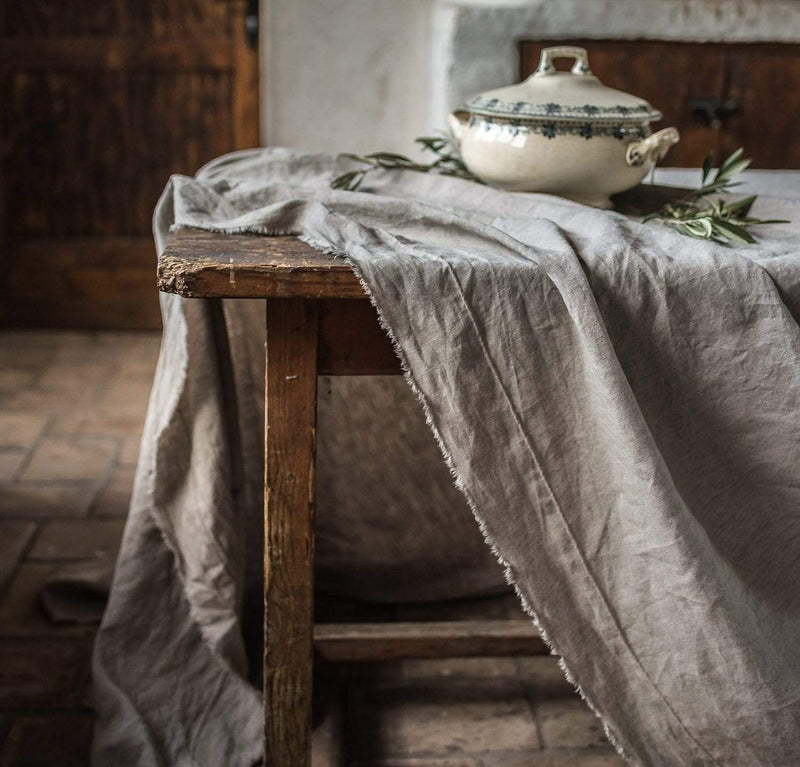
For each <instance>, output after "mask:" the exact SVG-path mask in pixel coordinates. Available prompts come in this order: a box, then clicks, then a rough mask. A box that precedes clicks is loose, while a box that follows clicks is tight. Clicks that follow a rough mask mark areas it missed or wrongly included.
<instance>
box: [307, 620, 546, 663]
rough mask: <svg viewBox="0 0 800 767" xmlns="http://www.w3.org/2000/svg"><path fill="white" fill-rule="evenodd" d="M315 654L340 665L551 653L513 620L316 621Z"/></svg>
mask: <svg viewBox="0 0 800 767" xmlns="http://www.w3.org/2000/svg"><path fill="white" fill-rule="evenodd" d="M314 651H315V654H316V656H317V657H318V658H319V659H320V660H323V661H329V662H339V663H341V662H348V663H349V662H355V661H387V660H400V659H403V658H462V657H476V656H494V657H500V656H518V655H546V654H548V653H549V650H548V649H547V646H546V645H545V643H544V642H543V641H542V638H541V636H540V635H539V632H538V631H537V630H536V628H535V627H534V626H533V624H531V623H529V622H528V621H511V620H507V621H499V620H495V621H446V622H425V623H318V624H317V625H316V626H314Z"/></svg>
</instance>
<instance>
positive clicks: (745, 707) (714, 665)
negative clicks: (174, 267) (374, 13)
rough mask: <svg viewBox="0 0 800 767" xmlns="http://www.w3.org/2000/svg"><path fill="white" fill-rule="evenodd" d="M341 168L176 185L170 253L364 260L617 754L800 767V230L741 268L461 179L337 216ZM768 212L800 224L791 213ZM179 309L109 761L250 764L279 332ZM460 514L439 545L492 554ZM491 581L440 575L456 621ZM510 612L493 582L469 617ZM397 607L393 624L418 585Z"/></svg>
mask: <svg viewBox="0 0 800 767" xmlns="http://www.w3.org/2000/svg"><path fill="white" fill-rule="evenodd" d="M345 167H346V161H340V160H336V159H334V158H331V157H328V156H324V155H312V154H303V153H296V152H292V151H288V150H279V149H274V150H253V151H250V152H244V153H237V154H234V155H230V156H227V157H224V158H221V159H219V160H217V161H215V162H213V163H211V164H210V165H208V166H206V167H205V168H204V169H202V170H201V171H200V173H198V175H197V177H196V178H187V177H181V176H176V177H173V179H172V180H171V182H170V184H169V186H168V188H167V190H166V191H165V194H164V196H163V198H162V200H161V202H160V204H159V208H158V210H157V212H156V218H155V232H156V240H157V246H158V248H159V249H161V248H163V247H164V244H165V242H166V241H167V238H168V236H169V230H170V227H175V226H197V227H203V228H206V229H211V230H219V231H226V232H259V233H263V234H265V235H266V234H279V233H296V234H299V235H300V236H301V237H302V238H303V239H305V240H306V241H308V242H310V243H311V244H313V245H315V246H316V247H319V248H322V249H324V250H326V251H328V252H331V253H334V254H337V255H341V256H343V257H346V258H347V259H348V260H349V262H350V263H351V264H352V265H353V267H354V268H355V269H356V270H357V272H358V274H359V275H360V277H361V278H362V280H363V282H364V284H365V287H366V289H367V290H368V292H369V294H370V296H371V297H372V299H373V301H374V303H375V305H376V307H377V309H378V311H379V314H380V317H381V320H382V322H383V323H384V324H385V327H386V329H387V331H388V332H389V333H390V334H391V336H392V338H393V339H394V341H395V343H396V345H397V348H398V351H399V354H400V356H401V358H402V361H403V363H404V367H405V369H406V373H407V375H406V380H407V382H408V384H410V386H411V388H412V389H413V391H414V393H415V394H416V396H417V397H418V398H419V401H420V402H421V405H422V409H423V410H424V413H425V417H426V419H427V421H428V424H429V426H430V427H431V431H432V432H433V434H434V436H435V438H436V440H437V441H438V444H439V447H440V449H441V452H442V454H443V456H444V459H445V462H446V463H447V465H448V466H449V468H450V470H451V471H452V473H453V475H454V477H455V482H456V484H457V485H458V487H459V488H460V490H461V492H462V493H463V496H464V498H466V500H467V502H468V504H469V506H470V508H471V510H472V512H473V513H474V515H475V518H476V520H477V526H479V527H480V529H481V531H482V533H483V535H484V536H485V539H486V542H487V543H488V544H489V546H491V548H492V549H493V550H494V552H495V554H496V556H497V558H498V559H499V561H500V562H501V563H502V565H503V567H504V569H505V572H506V576H507V578H508V580H509V582H510V583H512V584H513V585H514V586H515V588H516V589H517V592H518V594H519V596H520V598H521V599H522V601H523V603H524V605H525V607H526V609H527V610H528V611H529V612H530V614H531V616H532V618H533V619H535V620H536V622H537V625H539V627H540V629H541V630H542V632H543V633H544V634H545V636H546V638H547V640H548V642H550V644H551V647H552V648H553V650H554V651H555V652H557V653H558V654H559V655H561V656H562V658H563V662H564V665H565V668H566V669H568V674H569V676H570V678H571V679H573V681H574V682H575V683H576V684H577V685H579V688H580V690H581V692H582V693H583V695H584V696H585V697H586V699H587V700H588V701H589V702H590V704H591V705H592V706H593V707H594V708H595V710H596V711H597V712H598V713H599V715H600V716H601V717H602V720H603V722H604V724H605V726H606V728H607V731H608V733H609V735H610V737H611V738H612V740H613V742H614V743H615V744H616V746H617V747H618V749H620V751H621V752H622V753H624V755H625V756H626V757H627V758H628V759H630V760H631V761H632V762H634V763H641V764H646V765H678V764H680V765H684V764H686V765H690V764H691V765H705V764H715V765H787V766H788V765H796V764H800V703H799V702H798V695H800V649H799V647H800V645H798V638H800V439H798V434H799V432H798V414H799V413H800V329H798V317H800V252H799V251H800V248H799V247H798V244H799V243H800V240H799V239H798V228H797V225H796V224H795V225H792V226H776V227H773V228H765V229H764V230H763V231H762V232H761V238H762V239H761V243H760V244H759V245H757V246H746V247H724V246H721V245H717V244H714V243H708V242H700V241H696V240H690V239H688V238H686V237H683V236H681V235H679V234H677V233H675V232H673V231H671V230H669V229H667V228H666V227H664V226H662V225H660V224H658V223H657V222H652V223H648V224H642V223H639V222H638V221H636V220H632V219H630V218H626V217H625V216H623V215H621V214H618V213H613V212H602V211H597V210H594V209H591V208H587V207H584V206H581V205H578V204H575V203H572V202H569V201H566V200H562V199H558V198H555V197H549V196H546V195H535V194H510V193H504V192H500V191H497V190H493V189H489V188H487V187H483V186H479V185H476V184H473V183H470V182H467V181H462V180H459V179H454V178H446V177H434V176H424V175H419V174H412V173H406V174H394V173H382V174H379V175H376V176H375V177H374V179H372V180H370V181H369V183H367V184H366V185H365V187H364V190H363V192H361V191H360V192H358V193H349V192H342V191H332V190H330V189H329V188H328V182H329V181H330V179H331V178H332V177H333V176H334V175H336V174H337V173H339V172H341V171H342V170H343V169H344V168H345ZM754 212H755V214H756V215H758V214H762V215H768V216H770V217H780V218H788V219H791V220H793V221H795V222H800V208H798V206H797V204H796V203H794V202H790V201H785V200H777V199H769V200H768V199H764V200H760V201H759V202H758V203H757V206H756V208H754ZM234 269H235V264H234ZM162 307H163V314H164V320H165V336H164V343H163V347H162V352H161V358H160V360H159V365H158V371H157V375H156V380H155V384H154V390H153V396H152V400H151V404H150V409H149V413H148V419H147V424H146V427H145V436H144V439H143V444H142V455H141V459H140V464H139V470H138V472H137V479H136V489H135V496H134V502H133V505H132V509H131V514H130V517H129V520H128V524H127V528H126V533H125V537H124V541H123V546H122V552H121V556H120V560H119V563H118V566H117V570H116V574H115V579H114V583H113V587H112V592H111V599H110V603H109V607H108V609H107V612H106V616H105V618H104V622H103V625H102V628H101V631H100V633H99V636H98V640H97V644H96V648H95V656H94V680H95V690H96V696H97V710H98V716H99V719H98V728H97V735H96V741H95V751H94V759H95V763H96V764H108V765H111V764H115V765H121V764H142V765H144V764H167V763H168V764H181V765H182V764H187V765H189V764H191V765H194V764H200V765H212V764H213V765H216V764H231V765H236V764H242V765H246V764H253V763H256V762H257V761H258V760H259V759H260V756H261V754H260V738H261V703H260V695H259V692H258V690H256V689H255V688H254V687H253V686H252V684H251V682H250V681H249V677H248V654H247V650H246V647H245V643H244V640H243V636H245V635H246V634H247V631H246V628H247V621H248V619H249V616H250V613H249V611H248V609H247V605H248V604H249V600H248V593H249V589H251V588H255V587H254V586H253V584H257V583H258V577H259V573H258V568H257V566H256V563H257V561H258V560H259V559H260V554H259V552H258V551H257V544H258V543H259V542H260V539H259V537H258V535H257V527H258V514H254V513H253V509H256V510H258V509H260V484H259V483H260V476H257V477H253V476H252V469H253V466H255V465H256V464H257V463H258V459H257V458H256V456H260V454H261V450H262V446H261V441H260V432H259V430H258V428H255V427H254V426H253V425H254V424H256V423H258V422H259V419H260V418H261V411H260V409H259V408H260V405H259V402H258V396H257V393H258V391H259V387H258V384H257V383H256V382H257V381H258V380H259V379H261V377H262V364H263V360H262V354H263V346H262V342H263V337H262V336H260V335H258V334H256V333H253V332H251V328H253V327H254V323H255V322H256V318H257V322H258V323H260V322H261V321H262V318H263V313H262V311H261V307H259V306H252V305H249V304H248V302H235V301H232V302H226V303H225V305H224V310H223V312H222V314H221V315H219V313H217V316H215V315H214V312H213V311H212V310H211V309H210V308H209V306H208V305H207V304H206V303H204V302H199V301H185V300H182V299H179V298H177V297H174V296H164V297H162ZM215 323H217V324H220V323H221V324H224V326H225V328H226V330H227V332H228V335H229V338H230V339H231V350H232V351H231V363H230V364H231V365H232V370H233V373H234V376H233V378H234V381H235V391H234V392H229V391H225V390H224V388H223V386H222V383H221V377H220V373H219V370H218V364H222V363H223V362H224V361H223V360H220V359H219V355H218V351H219V350H218V349H217V347H216V346H215V341H214V338H215V334H214V332H213V331H214V324H215ZM344 396H347V397H349V399H350V400H351V401H352V400H354V399H355V400H357V399H358V397H359V392H358V390H355V389H354V390H353V391H350V392H345V395H344ZM387 396H391V393H390V394H389V395H387ZM231 397H235V398H236V404H237V408H236V411H235V412H238V422H237V423H233V424H232V423H231V422H230V416H231V413H232V412H234V410H233V409H232V408H231V407H230V402H231V399H230V398H231ZM407 406H408V405H407ZM408 407H409V410H408V412H409V413H411V412H412V411H413V407H411V406H408ZM458 508H459V507H457V505H456V506H454V507H453V509H454V510H451V511H449V512H443V513H442V516H441V518H440V519H438V520H436V521H435V523H434V524H431V525H429V526H426V527H423V528H421V529H420V530H419V531H417V533H418V535H417V538H416V539H417V540H423V541H424V540H425V539H426V537H427V536H430V537H431V539H432V540H435V541H439V542H441V541H443V540H446V539H447V536H448V530H450V531H452V540H453V541H454V542H455V543H456V544H458V543H459V542H460V541H462V540H468V539H469V535H468V534H466V533H465V532H464V530H463V528H462V527H461V525H462V522H463V516H462V515H461V514H460V512H459V511H458ZM462 511H463V509H462ZM448 526H449V527H448ZM332 534H333V533H332ZM421 545H422V544H421ZM447 548H448V547H447V546H441V547H440V551H441V556H442V557H447V556H448V553H447V551H446V549H447ZM449 548H454V546H452V545H451V546H450V547H449ZM455 548H458V546H457V545H456V546H455ZM426 553H427V554H428V555H430V552H429V551H428V552H426ZM469 561H470V560H469V558H467V559H466V560H464V561H462V562H460V563H459V562H450V563H448V564H447V565H446V566H444V567H438V566H437V561H436V559H435V554H434V560H433V564H432V565H431V567H430V572H431V579H432V582H433V581H434V580H435V579H436V578H440V580H439V581H438V585H437V588H439V587H441V589H440V593H444V592H445V591H447V590H448V589H449V588H454V587H455V588H458V587H459V584H460V583H462V582H461V581H460V578H461V577H462V576H463V577H465V578H467V579H468V577H469V576H468V572H469V567H462V570H463V572H461V573H459V572H458V569H459V566H463V565H465V563H467V564H468V563H469ZM473 561H479V560H473ZM373 564H375V563H374V562H373ZM448 572H452V573H456V577H455V581H457V583H455V586H454V584H453V583H447V578H446V575H447V573H448ZM328 575H329V577H330V578H331V583H333V584H334V586H336V587H339V588H341V589H342V590H344V591H350V592H352V591H357V590H358V588H359V585H363V586H364V587H365V589H366V590H368V589H369V588H370V584H369V583H367V581H369V580H370V579H369V578H364V579H363V581H364V582H363V584H360V583H359V581H360V580H361V579H359V578H358V577H356V578H355V579H352V580H350V581H346V580H345V581H343V582H341V583H338V584H336V583H335V579H336V576H335V573H333V572H330V573H328ZM487 583H488V585H489V587H492V588H493V587H495V586H496V583H492V571H491V567H488V566H487V568H486V570H485V572H484V573H478V574H477V577H476V578H475V582H474V583H472V584H468V588H467V589H466V590H469V588H473V587H475V588H477V587H480V586H482V585H483V586H486V585H487ZM406 584H407V582H406ZM390 585H391V587H392V588H394V589H395V592H394V593H392V594H391V595H390V597H397V596H398V595H399V594H400V592H402V588H403V585H404V581H403V578H402V577H400V578H398V579H396V581H395V582H394V583H392V584H390ZM258 587H259V588H260V586H258ZM379 590H380V589H379ZM390 590H391V589H390ZM435 590H436V589H433V591H435ZM433 591H432V593H433ZM372 596H373V597H375V596H376V594H373V595H372ZM378 596H379V595H378Z"/></svg>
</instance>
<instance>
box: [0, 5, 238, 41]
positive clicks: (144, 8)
mask: <svg viewBox="0 0 800 767" xmlns="http://www.w3.org/2000/svg"><path fill="white" fill-rule="evenodd" d="M234 22H235V19H234V18H233V16H232V15H231V14H230V13H229V12H228V9H227V8H226V7H225V2H220V1H219V0H110V1H109V2H86V0H27V2H26V1H25V0H21V1H17V0H6V2H4V3H3V7H2V8H0V34H2V35H3V36H7V37H17V36H19V37H28V36H37V37H44V36H46V37H60V38H66V37H72V38H74V37H83V36H90V37H92V36H101V37H109V36H122V37H127V36H137V35H145V34H146V35H155V36H158V37H174V36H175V35H177V34H180V33H189V34H192V33H194V34H200V35H209V34H211V35H221V36H225V37H230V36H231V35H232V34H233V33H234V32H235V31H240V30H234Z"/></svg>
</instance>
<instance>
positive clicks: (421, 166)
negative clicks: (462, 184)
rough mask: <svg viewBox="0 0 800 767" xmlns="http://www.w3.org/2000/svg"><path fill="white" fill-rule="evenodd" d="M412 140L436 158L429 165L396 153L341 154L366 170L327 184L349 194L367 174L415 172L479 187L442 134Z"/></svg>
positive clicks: (356, 171)
mask: <svg viewBox="0 0 800 767" xmlns="http://www.w3.org/2000/svg"><path fill="white" fill-rule="evenodd" d="M414 140H415V141H416V143H417V144H419V145H420V148H421V149H422V150H423V151H426V152H431V153H432V154H433V155H435V159H434V160H433V161H431V162H429V163H423V162H414V160H411V159H410V158H408V157H406V156H405V155H402V154H395V153H394V152H372V153H371V154H365V155H357V154H344V155H342V157H347V158H349V159H350V160H355V161H356V162H359V163H362V164H363V165H365V166H366V167H365V168H359V169H356V170H351V171H347V173H342V175H341V176H337V177H336V178H335V179H333V181H331V183H330V186H331V189H345V190H347V191H349V192H355V191H356V190H357V189H358V188H359V187H360V186H361V182H362V181H363V180H364V178H365V177H366V175H367V174H368V173H372V172H373V171H376V170H381V169H385V170H392V169H397V170H414V171H417V172H419V173H430V172H435V173H441V174H442V175H444V176H456V177H458V178H464V179H468V180H470V181H476V182H477V183H479V184H482V183H483V181H481V180H480V179H478V178H476V177H475V176H473V175H472V174H471V173H470V172H469V171H468V170H467V167H466V165H464V163H463V162H462V161H461V158H460V157H459V156H458V151H457V150H456V148H455V147H454V146H453V144H452V142H451V140H450V138H449V137H447V136H444V135H441V136H420V137H419V138H416V139H414Z"/></svg>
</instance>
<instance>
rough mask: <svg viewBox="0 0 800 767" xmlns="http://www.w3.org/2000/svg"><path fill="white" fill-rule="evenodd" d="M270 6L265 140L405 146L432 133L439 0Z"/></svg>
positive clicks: (282, 1) (334, 148) (326, 147)
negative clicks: (434, 17) (432, 57)
mask: <svg viewBox="0 0 800 767" xmlns="http://www.w3.org/2000/svg"><path fill="white" fill-rule="evenodd" d="M265 2H266V7H262V30H263V45H262V49H263V51H264V54H263V62H264V67H263V71H262V93H263V94H264V96H263V100H264V106H263V119H262V126H263V127H262V136H263V139H264V142H265V143H268V144H273V145H283V146H292V147H297V148H301V149H309V150H322V151H331V152H339V151H354V152H367V151H374V150H378V149H395V150H397V151H403V152H405V151H408V150H409V149H410V148H411V146H412V143H413V138H414V137H415V136H418V135H423V134H426V133H428V132H429V131H430V130H431V128H432V127H433V126H432V125H431V124H430V121H429V114H430V110H429V102H430V92H429V87H430V77H429V56H428V51H429V50H430V23H429V20H430V16H431V13H430V12H431V7H432V4H433V0H265Z"/></svg>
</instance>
